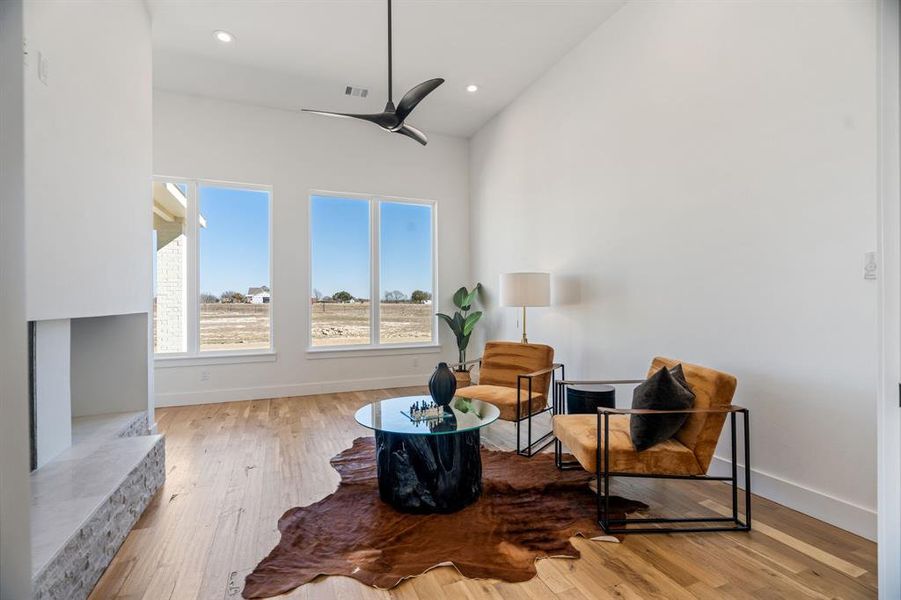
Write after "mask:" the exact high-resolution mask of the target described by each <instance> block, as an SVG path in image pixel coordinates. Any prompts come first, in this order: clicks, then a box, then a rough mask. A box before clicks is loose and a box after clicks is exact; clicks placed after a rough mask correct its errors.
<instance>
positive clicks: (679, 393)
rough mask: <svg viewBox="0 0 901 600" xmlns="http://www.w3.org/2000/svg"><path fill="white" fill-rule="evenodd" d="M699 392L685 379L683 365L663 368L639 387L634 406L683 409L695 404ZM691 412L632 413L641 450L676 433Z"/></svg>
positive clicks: (634, 434)
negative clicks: (696, 393) (692, 388)
mask: <svg viewBox="0 0 901 600" xmlns="http://www.w3.org/2000/svg"><path fill="white" fill-rule="evenodd" d="M694 399H695V395H694V393H692V391H691V389H689V387H688V384H687V383H686V382H685V376H684V375H683V374H682V366H681V365H678V366H676V368H675V369H660V370H659V371H657V372H656V373H654V374H653V375H651V376H650V377H648V378H647V379H646V380H645V381H644V382H643V383H641V384H639V385H638V387H636V388H635V391H634V392H633V394H632V408H650V409H655V410H682V409H686V408H691V405H692V403H693V402H694ZM687 419H688V413H670V414H663V415H632V419H631V421H630V424H629V431H630V433H631V435H632V443H633V444H634V445H635V448H637V449H638V450H639V451H642V450H647V449H648V448H651V447H652V446H655V445H657V444H659V443H660V442H662V441H664V440H668V439H670V438H671V437H673V436H674V435H675V434H676V432H677V431H679V429H680V428H681V427H682V425H684V424H685V421H686V420H687Z"/></svg>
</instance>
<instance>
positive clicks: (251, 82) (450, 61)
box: [147, 0, 624, 137]
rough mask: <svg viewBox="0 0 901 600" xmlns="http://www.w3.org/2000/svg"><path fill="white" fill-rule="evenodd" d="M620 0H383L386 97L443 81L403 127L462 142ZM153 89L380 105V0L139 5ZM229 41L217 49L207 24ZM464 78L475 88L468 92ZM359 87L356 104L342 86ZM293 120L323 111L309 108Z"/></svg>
mask: <svg viewBox="0 0 901 600" xmlns="http://www.w3.org/2000/svg"><path fill="white" fill-rule="evenodd" d="M623 3H624V0H571V1H570V0H557V1H555V0H395V2H394V9H393V10H394V100H395V102H397V101H398V100H399V99H400V97H401V96H402V95H403V94H404V92H405V91H406V90H408V89H409V88H411V87H412V86H414V85H415V84H417V83H419V82H421V81H424V80H426V79H430V78H432V77H444V78H445V79H446V80H447V81H446V82H445V84H444V85H442V86H441V87H439V88H438V89H437V90H436V91H435V92H433V93H432V94H431V95H430V96H429V97H428V99H427V100H426V101H424V102H423V103H422V104H420V105H419V107H417V109H416V112H415V113H413V115H412V116H411V117H410V123H411V124H413V125H415V126H416V127H419V128H421V129H423V130H425V131H426V132H435V133H445V134H450V135H458V136H464V137H468V136H470V135H472V134H473V133H475V132H476V131H477V130H478V129H479V127H481V126H482V125H483V124H484V123H485V122H486V121H487V120H489V119H490V118H491V117H492V116H494V115H495V114H496V113H497V112H498V111H500V110H501V109H502V108H503V107H504V106H506V105H507V104H508V103H509V102H510V101H511V100H513V99H514V98H515V97H516V96H517V95H518V94H519V93H521V92H522V91H523V89H525V88H526V87H527V86H528V85H529V84H530V83H531V82H532V81H534V80H535V79H537V78H538V76H540V75H541V74H542V73H543V72H544V71H546V70H547V69H548V68H549V67H550V66H551V65H553V64H554V63H555V62H557V61H558V60H559V59H560V58H561V57H562V56H563V55H564V54H566V52H567V51H568V50H570V49H571V48H573V47H574V46H575V45H576V44H578V43H579V42H580V41H581V40H582V39H583V38H585V37H586V36H587V35H588V34H589V33H591V32H592V31H593V30H594V29H595V28H596V27H597V26H598V25H600V23H601V22H603V21H604V20H605V19H607V18H608V17H610V16H611V15H612V14H613V13H614V12H616V10H617V9H618V8H619V7H620V6H622V4H623ZM147 4H148V6H149V8H150V11H151V14H152V16H153V44H154V87H156V88H158V89H164V90H174V91H181V92H186V93H190V94H198V95H205V96H215V97H220V98H225V99H228V100H235V101H240V102H248V103H253V104H260V105H263V106H271V107H276V108H284V109H290V110H296V109H299V108H300V107H305V108H318V109H324V110H337V111H351V112H380V111H381V110H382V108H383V107H384V105H385V100H386V97H387V74H386V70H387V29H386V28H387V8H386V7H387V3H386V0H293V1H291V0H147ZM217 29H224V30H226V31H229V32H231V33H232V34H234V35H235V38H236V41H235V42H234V43H232V44H230V45H224V44H222V43H220V42H217V41H216V40H215V39H214V38H213V31H214V30H217ZM470 83H475V84H477V85H478V86H479V91H478V92H477V93H475V94H470V93H468V92H467V91H466V90H465V88H466V85H468V84H470ZM348 84H349V85H355V86H360V87H365V88H368V89H369V96H368V97H367V98H366V99H360V98H351V97H347V96H345V95H344V87H345V85H348ZM304 118H323V117H316V116H313V115H308V116H305V117H304Z"/></svg>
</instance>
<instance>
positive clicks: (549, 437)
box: [451, 358, 566, 458]
mask: <svg viewBox="0 0 901 600" xmlns="http://www.w3.org/2000/svg"><path fill="white" fill-rule="evenodd" d="M475 364H478V365H479V368H481V366H482V359H481V358H474V359H472V360H468V361H466V362H462V363H457V364H455V365H451V366H452V367H466V366H467V365H475ZM557 369H559V370H560V377H561V378H562V379H565V378H566V367H564V366H563V363H553V364H552V365H551V366H550V367H546V368H544V369H539V370H538V371H534V372H532V373H523V374H520V375H517V376H516V420H515V421H514V423H516V453H517V454H518V455H520V456H525V457H527V458H532V457H533V456H535V455H536V454H538V453H539V452H541V451H542V450H544V449H545V448H547V447H548V446H550V445H551V444H552V443H553V442H554V440H555V439H556V438H555V437H554V430H553V427H552V428H551V430H550V431H548V432H547V433H546V434H544V435H542V436H541V437H540V438H538V439H537V440H533V439H532V417H535V416H537V415H540V414H543V413H546V412H550V413H551V416H552V417H553V414H554V407H555V406H556V405H557V403H558V400H557V397H556V393H557ZM547 373H550V374H551V385H550V386H549V390H550V392H551V399H552V402H551V404H547V398H545V407H544V408H542V409H541V410H538V411H535V412H532V381H533V380H534V379H535V378H536V377H539V376H541V375H546V374H547ZM524 379H525V380H527V382H528V383H527V384H526V385H525V387H526V391H527V392H528V394H529V395H528V400H527V404H528V413H527V414H526V415H523V414H522V392H523V380H524ZM523 421H526V434H527V437H526V439H527V440H528V442H529V443H528V444H526V445H525V446H523V445H522V422H523Z"/></svg>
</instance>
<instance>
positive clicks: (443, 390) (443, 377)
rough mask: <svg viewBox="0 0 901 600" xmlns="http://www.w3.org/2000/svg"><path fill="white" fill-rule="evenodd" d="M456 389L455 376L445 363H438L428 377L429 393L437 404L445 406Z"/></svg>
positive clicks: (451, 398)
mask: <svg viewBox="0 0 901 600" xmlns="http://www.w3.org/2000/svg"><path fill="white" fill-rule="evenodd" d="M456 391H457V378H456V377H454V374H453V373H451V370H450V369H449V368H448V366H447V363H444V362H443V363H438V368H436V369H435V372H434V373H432V378H431V379H429V394H431V396H432V400H434V401H435V404H437V405H438V406H447V405H448V404H450V401H451V400H453V398H454V392H456Z"/></svg>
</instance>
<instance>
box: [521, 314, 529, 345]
mask: <svg viewBox="0 0 901 600" xmlns="http://www.w3.org/2000/svg"><path fill="white" fill-rule="evenodd" d="M521 343H523V344H528V343H529V338H528V337H526V307H525V306H523V307H522V342H521Z"/></svg>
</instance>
